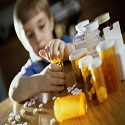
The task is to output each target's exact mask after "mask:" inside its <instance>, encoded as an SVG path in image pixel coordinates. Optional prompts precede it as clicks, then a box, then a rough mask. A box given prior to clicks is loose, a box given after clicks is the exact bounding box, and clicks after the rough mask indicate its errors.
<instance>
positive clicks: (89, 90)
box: [78, 55, 96, 101]
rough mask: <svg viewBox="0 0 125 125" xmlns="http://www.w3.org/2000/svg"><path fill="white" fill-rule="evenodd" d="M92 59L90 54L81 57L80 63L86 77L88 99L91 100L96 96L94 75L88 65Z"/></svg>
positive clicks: (84, 77)
mask: <svg viewBox="0 0 125 125" xmlns="http://www.w3.org/2000/svg"><path fill="white" fill-rule="evenodd" d="M91 61H92V56H91V55H88V56H85V57H83V58H82V59H80V60H79V63H78V64H79V68H80V69H81V72H82V76H83V79H84V85H85V94H86V98H87V101H91V100H93V99H95V98H96V91H95V88H94V86H93V80H92V75H91V72H90V70H89V69H88V65H89V63H90V62H91Z"/></svg>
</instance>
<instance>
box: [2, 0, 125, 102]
mask: <svg viewBox="0 0 125 125" xmlns="http://www.w3.org/2000/svg"><path fill="white" fill-rule="evenodd" d="M15 1H16V0H0V102H1V101H3V100H4V99H6V98H7V97H8V90H9V86H10V83H11V81H12V79H13V78H14V76H15V75H16V74H17V73H18V72H19V71H20V69H21V67H22V66H23V65H24V64H25V63H26V61H27V60H28V58H29V55H28V52H27V51H26V50H25V49H24V47H23V46H22V44H21V43H20V41H19V40H18V38H17V36H16V33H15V30H14V27H13V8H14V4H15ZM49 3H50V7H51V11H52V13H53V15H54V19H55V33H56V35H57V37H60V35H62V34H63V35H64V34H65V35H69V36H70V37H71V38H73V37H74V36H75V34H76V30H75V25H76V24H77V23H79V22H81V21H83V20H86V19H89V21H93V20H94V19H95V18H96V17H97V16H99V15H101V14H103V13H105V12H109V14H110V18H111V19H110V22H111V23H114V22H116V21H119V22H120V27H121V32H122V33H124V32H125V18H124V13H125V8H124V7H123V5H124V4H123V0H49Z"/></svg>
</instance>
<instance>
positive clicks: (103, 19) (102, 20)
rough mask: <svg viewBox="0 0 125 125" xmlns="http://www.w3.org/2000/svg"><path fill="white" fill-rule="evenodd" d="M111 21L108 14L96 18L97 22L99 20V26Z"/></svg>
mask: <svg viewBox="0 0 125 125" xmlns="http://www.w3.org/2000/svg"><path fill="white" fill-rule="evenodd" d="M109 19H110V15H109V13H108V12H107V13H104V14H102V15H100V16H98V17H97V18H95V20H98V23H99V25H100V24H103V23H105V22H106V21H108V20H109Z"/></svg>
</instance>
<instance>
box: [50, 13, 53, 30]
mask: <svg viewBox="0 0 125 125" xmlns="http://www.w3.org/2000/svg"><path fill="white" fill-rule="evenodd" d="M50 24H51V31H53V30H54V17H53V15H52V14H51V17H50Z"/></svg>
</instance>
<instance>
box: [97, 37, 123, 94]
mask: <svg viewBox="0 0 125 125" xmlns="http://www.w3.org/2000/svg"><path fill="white" fill-rule="evenodd" d="M96 48H97V51H98V52H99V57H100V58H101V59H102V69H103V73H104V78H105V84H106V88H107V92H108V93H112V92H114V91H116V90H118V89H120V84H121V83H120V76H119V72H118V67H117V62H116V55H115V50H114V40H113V39H108V40H104V41H102V42H101V43H99V44H98V45H97V47H96Z"/></svg>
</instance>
